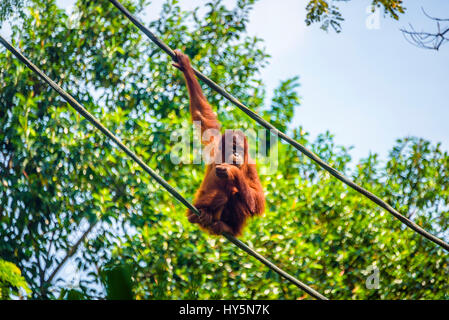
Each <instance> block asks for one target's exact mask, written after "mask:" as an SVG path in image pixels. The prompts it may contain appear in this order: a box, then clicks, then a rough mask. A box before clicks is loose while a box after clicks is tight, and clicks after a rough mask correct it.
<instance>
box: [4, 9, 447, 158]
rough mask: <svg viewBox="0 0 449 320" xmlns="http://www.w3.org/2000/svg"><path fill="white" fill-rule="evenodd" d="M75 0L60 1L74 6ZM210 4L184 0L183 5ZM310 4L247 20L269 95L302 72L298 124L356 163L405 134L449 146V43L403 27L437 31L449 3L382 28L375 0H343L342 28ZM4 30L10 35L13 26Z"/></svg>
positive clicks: (149, 13)
mask: <svg viewBox="0 0 449 320" xmlns="http://www.w3.org/2000/svg"><path fill="white" fill-rule="evenodd" d="M74 2H75V1H74V0H58V3H59V4H60V6H61V7H64V8H66V9H67V10H68V11H71V10H72V8H73V4H74ZM162 2H163V1H162V0H154V1H153V2H152V3H151V5H150V6H148V7H147V9H146V10H145V12H143V13H142V14H141V16H142V19H143V20H144V22H149V21H151V20H153V19H157V17H158V14H159V12H160V9H161V5H162ZM206 2H207V1H205V0H180V4H181V6H182V7H183V8H184V9H192V8H194V7H195V6H198V5H201V4H204V3H206ZM306 2H307V1H305V0H282V1H274V0H259V1H258V2H257V3H256V4H255V6H254V9H253V11H252V13H251V15H250V22H249V25H248V33H249V35H256V36H258V37H260V38H262V39H264V41H265V43H264V46H265V47H266V49H267V52H268V53H269V54H270V55H271V56H272V57H271V59H270V65H269V66H268V67H267V68H265V69H264V70H262V73H261V76H262V79H263V80H264V82H265V83H266V85H267V89H268V90H267V92H268V93H270V92H272V90H273V88H275V87H276V86H277V85H278V84H279V82H280V81H281V80H284V79H287V78H289V77H292V76H295V75H299V76H300V83H301V87H300V88H299V89H298V91H299V94H300V96H301V98H302V99H301V100H302V104H301V106H300V107H299V108H298V109H297V110H296V111H295V117H294V123H293V126H303V128H304V130H305V131H307V132H309V133H310V134H311V136H312V137H316V135H317V134H319V133H324V132H325V131H326V130H328V131H330V132H331V133H332V134H334V135H335V141H336V143H337V144H340V145H344V146H347V147H348V146H353V147H354V148H353V150H351V155H352V156H353V157H354V160H356V161H357V160H358V159H360V158H363V157H366V156H367V155H368V154H369V153H370V152H375V153H378V154H379V155H380V157H381V159H383V158H385V157H386V156H387V155H388V151H389V150H391V148H392V146H393V144H394V143H395V140H396V139H398V138H403V137H406V136H418V137H422V138H425V139H428V140H430V141H432V142H433V143H436V142H441V143H442V147H443V149H444V150H449V128H448V120H449V102H448V101H449V99H448V98H449V77H448V71H449V63H448V62H449V61H448V60H449V44H448V45H447V46H446V47H442V49H441V50H440V51H438V52H437V51H431V50H424V49H420V48H417V47H414V46H412V45H411V44H409V43H408V42H407V41H406V40H405V39H404V37H403V35H402V33H401V32H400V31H399V29H400V28H401V27H406V26H407V25H408V24H409V23H412V24H413V26H414V27H415V28H417V29H425V30H431V31H432V30H435V28H436V26H435V24H434V23H433V22H431V21H429V19H427V18H426V17H425V16H424V14H423V13H422V11H421V6H423V4H425V6H424V9H425V10H426V11H427V12H428V13H429V14H430V15H433V16H439V17H446V18H447V17H449V1H447V0H426V1H417V0H414V1H411V0H409V1H405V5H406V6H407V11H406V14H404V15H402V16H401V17H400V21H395V20H393V19H391V18H384V17H383V14H381V15H380V19H379V23H378V25H377V26H376V25H372V24H370V25H369V26H371V27H372V26H374V27H375V28H368V27H367V20H368V19H370V18H372V14H371V13H369V12H368V11H367V10H368V9H369V8H370V7H369V4H370V1H369V0H357V1H355V0H353V1H350V2H348V3H344V2H343V3H337V4H338V5H339V7H340V8H341V11H342V13H343V16H344V18H345V22H344V23H343V31H342V33H340V34H336V33H335V32H333V31H329V32H325V31H323V30H321V29H320V28H319V25H312V26H309V27H308V26H306V24H305V22H304V19H305V5H306ZM225 3H227V4H229V5H233V4H234V3H235V0H225ZM369 21H372V20H369ZM0 33H1V34H2V35H4V36H6V37H7V38H9V36H10V31H9V28H8V26H3V28H2V29H0ZM236 112H239V111H238V110H236Z"/></svg>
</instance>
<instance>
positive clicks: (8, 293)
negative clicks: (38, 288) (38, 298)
mask: <svg viewBox="0 0 449 320" xmlns="http://www.w3.org/2000/svg"><path fill="white" fill-rule="evenodd" d="M23 293H25V295H28V294H30V293H31V290H30V288H29V287H28V284H27V283H26V281H25V279H24V278H23V277H22V275H21V273H20V269H19V268H17V266H16V265H15V264H14V263H11V262H8V261H5V260H2V259H0V300H6V299H9V298H11V297H12V296H16V297H19V298H21V297H23Z"/></svg>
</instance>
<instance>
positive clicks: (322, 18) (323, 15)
mask: <svg viewBox="0 0 449 320" xmlns="http://www.w3.org/2000/svg"><path fill="white" fill-rule="evenodd" d="M348 1H350V0H310V1H309V3H308V4H307V6H306V11H307V15H306V24H307V25H311V24H312V23H315V22H318V23H321V28H322V29H323V30H326V31H327V30H328V29H329V26H331V27H332V29H333V30H334V31H335V32H341V23H342V22H343V21H344V18H343V16H342V14H341V12H340V8H339V7H337V5H336V3H337V2H348ZM371 7H372V10H373V11H374V10H375V9H376V8H383V10H384V13H385V15H389V16H390V17H392V18H393V19H395V20H398V19H399V15H400V14H401V13H404V12H405V7H404V6H403V0H372V1H371Z"/></svg>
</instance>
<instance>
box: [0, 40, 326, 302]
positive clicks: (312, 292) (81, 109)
mask: <svg viewBox="0 0 449 320" xmlns="http://www.w3.org/2000/svg"><path fill="white" fill-rule="evenodd" d="M0 42H1V43H2V44H3V45H4V46H5V48H6V49H8V50H9V51H10V52H12V53H13V54H14V55H15V56H16V57H17V58H18V59H19V60H20V61H21V62H23V63H24V64H25V65H26V66H27V67H28V68H29V69H31V70H32V71H33V72H34V73H36V74H37V75H38V76H39V77H40V78H42V79H43V80H44V81H45V82H46V83H48V84H49V85H50V87H52V88H53V89H54V90H55V91H56V92H58V94H59V95H60V96H61V97H62V98H64V100H66V101H67V102H68V103H69V104H70V105H71V106H72V107H73V109H75V110H76V111H77V112H78V113H80V114H81V115H82V116H83V117H84V118H86V119H87V120H88V121H89V122H91V123H92V124H93V125H94V126H95V127H96V128H97V129H98V130H100V131H101V132H102V133H103V134H105V135H106V136H107V137H108V138H109V139H111V140H112V141H114V142H115V144H116V145H117V146H118V147H119V148H120V149H122V150H123V151H124V152H125V153H126V154H127V155H128V156H129V157H130V158H131V159H133V160H134V161H135V162H137V163H138V164H139V165H140V166H141V167H142V168H143V169H144V170H145V171H146V172H147V173H148V174H150V176H151V177H152V178H153V179H155V180H156V181H157V182H158V183H159V184H160V185H162V186H163V187H164V188H165V189H166V190H167V191H168V192H169V193H170V194H171V195H172V196H173V197H175V198H176V199H177V200H179V201H180V202H181V203H182V204H183V205H184V206H186V207H187V208H188V209H190V210H191V211H192V212H194V213H195V214H197V215H198V216H199V215H200V212H199V211H198V209H197V208H196V207H194V206H193V205H192V204H190V203H189V202H188V201H187V200H186V199H184V197H183V196H182V195H181V194H180V193H179V192H178V191H176V189H174V188H173V187H172V186H171V185H170V184H169V183H168V182H167V181H165V180H164V178H162V177H161V176H159V175H158V174H157V173H156V172H155V171H154V170H153V169H151V168H150V167H149V166H148V165H147V164H145V162H143V160H142V159H140V158H139V157H138V156H137V155H136V154H135V153H134V152H132V151H131V150H130V149H129V148H128V147H127V146H125V145H124V144H123V143H122V142H121V141H120V139H119V138H117V137H116V136H115V135H114V134H113V133H112V132H110V131H109V130H108V129H107V128H106V127H105V126H103V125H102V124H101V123H100V122H99V121H98V120H97V119H96V118H95V117H94V116H93V115H91V114H90V113H89V111H87V110H86V109H85V108H84V107H83V106H82V105H81V104H79V103H78V102H77V101H76V100H75V99H74V98H73V97H72V96H71V95H69V94H68V93H67V92H65V91H64V90H63V89H62V88H61V87H60V86H58V85H57V84H56V83H55V82H54V81H52V80H51V79H50V78H49V77H47V76H46V75H45V74H44V73H43V72H42V71H41V70H39V68H37V67H36V66H35V65H34V64H33V63H31V61H29V60H28V59H27V58H26V57H25V56H24V55H22V54H21V53H20V52H19V51H17V50H16V49H15V48H14V47H13V46H12V45H11V44H10V43H8V42H7V41H6V40H5V39H4V38H3V37H2V36H0ZM223 236H224V237H225V238H226V239H228V240H229V241H230V242H232V243H233V244H235V245H236V246H237V247H239V248H240V249H242V250H243V251H245V252H246V253H248V254H249V255H251V256H253V257H254V258H256V259H257V260H259V261H260V262H262V263H263V264H265V265H266V266H267V267H268V268H270V269H271V270H273V271H275V272H276V273H278V274H279V275H280V276H282V277H283V278H285V279H287V280H288V281H290V282H291V283H293V284H295V285H296V286H297V287H299V288H300V289H302V290H304V291H305V292H307V293H308V294H310V295H311V296H312V297H314V298H317V299H320V300H327V298H326V297H325V296H323V295H322V294H320V293H319V292H317V291H315V290H314V289H312V288H310V287H309V286H307V285H306V284H304V283H302V282H301V281H299V280H298V279H296V278H295V277H293V276H292V275H290V274H288V273H287V272H285V271H284V270H282V269H281V268H279V267H278V266H276V265H275V264H274V263H272V262H271V261H269V260H268V259H266V258H265V257H263V256H262V255H260V254H258V253H257V252H256V251H254V250H253V249H252V248H250V247H248V246H247V245H246V244H245V243H243V242H242V241H240V240H238V239H237V238H235V237H234V236H232V235H231V234H228V233H224V234H223ZM73 253H74V252H70V255H73ZM52 277H54V274H52Z"/></svg>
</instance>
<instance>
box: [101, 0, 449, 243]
mask: <svg viewBox="0 0 449 320" xmlns="http://www.w3.org/2000/svg"><path fill="white" fill-rule="evenodd" d="M109 1H110V2H111V3H112V4H113V5H114V6H116V7H117V8H118V9H119V10H120V11H121V12H122V13H123V14H124V15H125V16H126V17H127V18H128V19H129V20H131V22H132V23H134V25H135V26H136V27H138V28H139V29H140V30H141V31H142V32H143V33H144V34H145V35H147V36H148V38H150V39H151V40H152V41H153V42H154V43H155V44H156V45H158V46H159V47H160V48H161V49H162V50H164V51H165V52H166V53H167V54H168V55H169V56H170V57H171V58H172V59H173V60H176V55H175V53H174V52H173V50H172V49H171V48H170V47H168V46H167V45H166V44H165V43H164V42H162V41H161V40H160V39H159V38H158V37H156V35H155V34H154V33H152V32H151V31H150V30H149V29H148V28H147V27H145V26H144V25H143V24H142V23H141V22H139V21H138V20H137V18H136V17H134V16H133V15H132V14H131V13H130V12H129V11H128V10H127V9H126V8H125V7H124V6H123V5H122V4H121V3H120V2H119V1H117V0H109ZM193 70H194V72H195V74H196V75H197V77H198V78H200V79H201V80H202V81H203V82H205V83H206V84H207V85H208V86H209V87H210V88H211V89H213V90H215V91H216V92H217V93H219V94H220V95H222V96H223V97H225V98H226V99H228V100H229V101H230V102H232V103H233V104H234V105H236V106H237V107H238V108H240V110H242V111H243V112H244V113H246V114H247V115H248V116H249V117H250V118H252V119H253V120H255V121H256V122H257V123H259V124H260V125H261V126H262V127H264V128H265V129H267V130H271V131H272V132H273V133H274V134H276V135H277V136H279V137H280V138H281V139H282V140H284V141H286V142H288V143H289V144H291V145H292V146H293V147H295V148H296V149H298V150H299V151H301V152H302V153H303V154H305V155H306V156H307V157H309V158H310V159H312V160H313V161H315V162H316V163H317V164H318V165H319V166H321V167H322V168H323V169H324V170H326V171H328V172H329V173H330V174H331V175H333V176H334V177H336V178H337V179H338V180H340V181H342V182H343V183H345V184H347V185H348V186H350V187H351V188H353V189H354V190H356V191H357V192H359V193H360V194H362V195H364V196H365V197H367V198H368V199H370V200H371V201H373V202H374V203H375V204H377V205H379V206H380V207H382V208H384V209H385V210H387V211H388V212H389V213H391V214H392V215H393V216H394V217H395V218H396V219H398V220H399V221H401V222H402V223H403V224H405V225H406V226H407V227H409V228H410V229H412V230H413V231H415V232H416V233H418V234H420V235H422V236H423V237H425V238H427V239H429V240H430V241H432V242H434V243H436V244H437V245H439V246H441V247H443V248H444V249H445V250H446V251H449V244H448V243H446V242H444V241H443V240H442V239H440V238H438V237H436V236H434V235H432V234H430V233H429V232H427V231H426V230H424V229H423V228H421V227H420V226H418V225H417V224H416V223H414V222H413V221H411V220H410V219H408V218H406V217H405V216H403V215H402V214H400V213H399V212H398V211H397V210H396V209H394V208H393V207H391V206H390V205H389V204H388V203H386V202H385V201H383V200H382V199H381V198H379V197H378V196H376V195H375V194H373V193H371V192H370V191H368V190H366V189H364V188H362V187H361V186H359V185H358V184H356V183H355V182H353V181H352V180H351V179H349V178H348V177H346V176H345V175H343V174H342V173H341V172H339V171H338V170H336V169H334V168H333V167H332V166H330V165H329V164H328V163H326V162H325V161H323V160H322V159H321V158H319V157H318V156H317V155H316V154H314V153H313V152H312V151H310V150H308V149H307V148H306V147H304V146H303V145H302V144H300V143H299V142H298V141H296V140H294V139H292V138H290V137H289V136H287V135H286V134H285V133H283V132H282V131H279V130H278V129H277V128H276V127H274V126H273V125H272V124H271V123H269V122H267V121H265V120H264V119H263V118H262V117H261V116H259V115H258V114H257V113H255V112H254V111H252V110H251V109H249V108H248V107H247V106H245V105H244V104H243V103H241V102H240V101H239V100H237V99H236V98H235V97H234V96H232V95H231V94H230V93H228V92H227V91H226V90H225V89H223V88H222V87H220V86H219V85H218V84H216V83H215V82H213V81H212V80H211V79H209V78H208V77H206V76H205V75H203V74H202V73H201V72H199V71H198V70H196V69H195V68H193Z"/></svg>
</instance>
